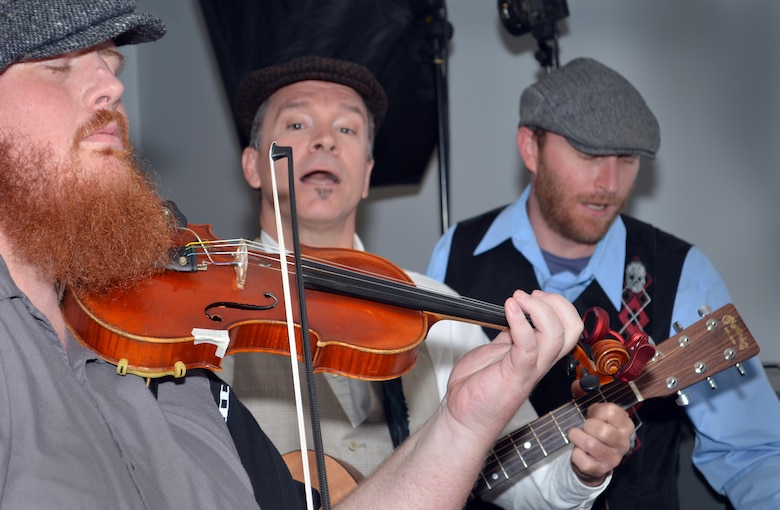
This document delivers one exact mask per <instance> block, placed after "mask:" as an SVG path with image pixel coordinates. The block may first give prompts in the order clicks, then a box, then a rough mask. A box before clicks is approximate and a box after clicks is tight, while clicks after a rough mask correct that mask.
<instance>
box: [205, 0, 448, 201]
mask: <svg viewBox="0 0 780 510" xmlns="http://www.w3.org/2000/svg"><path fill="white" fill-rule="evenodd" d="M433 3H434V1H433V0H200V5H201V9H202V10H203V14H204V18H205V20H206V25H207V27H208V30H209V34H210V36H211V42H212V44H213V47H214V53H215V55H216V58H217V60H218V63H219V68H220V72H221V74H222V80H223V83H224V86H225V92H226V94H227V97H228V100H229V101H230V104H231V105H232V106H233V118H234V121H235V107H234V105H235V95H236V90H237V88H238V84H239V83H240V81H241V79H242V78H243V77H244V76H245V75H246V74H247V73H249V72H251V71H254V70H255V69H259V68H261V67H265V66H268V65H273V64H279V63H282V62H285V61H287V60H289V59H291V58H294V57H297V56H303V55H320V56H326V57H337V58H342V59H345V60H351V61H354V62H358V63H360V64H363V65H364V66H366V67H368V68H369V69H370V70H371V71H372V72H373V73H374V75H375V76H376V77H377V79H378V80H379V82H380V83H381V84H382V85H383V86H384V88H385V91H386V93H387V96H388V100H389V109H388V112H387V116H386V118H385V121H384V123H383V124H382V127H381V129H380V130H379V132H378V134H377V138H376V142H375V147H374V157H375V159H376V164H375V167H374V172H373V175H372V181H371V183H372V185H374V186H380V185H390V184H417V183H419V182H420V180H421V178H422V175H423V172H424V170H425V168H426V166H427V164H428V161H429V159H430V156H431V154H432V152H433V148H434V146H435V144H436V140H437V129H438V127H437V125H438V122H437V111H436V87H435V79H434V73H435V72H436V71H435V69H434V64H433V56H434V48H435V44H436V42H435V40H434V37H436V35H435V33H436V32H437V27H436V26H435V21H434V20H435V19H436V18H435V14H436V12H438V11H435V10H434V7H433ZM435 3H436V4H438V5H440V6H441V5H442V1H441V0H436V1H435ZM235 122H236V130H237V132H238V133H239V141H240V143H241V146H242V147H244V146H245V145H246V142H247V140H246V139H245V137H244V135H243V134H242V133H241V131H240V130H239V129H238V123H237V121H235Z"/></svg>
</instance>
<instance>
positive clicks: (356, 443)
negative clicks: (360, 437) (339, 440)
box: [347, 439, 359, 452]
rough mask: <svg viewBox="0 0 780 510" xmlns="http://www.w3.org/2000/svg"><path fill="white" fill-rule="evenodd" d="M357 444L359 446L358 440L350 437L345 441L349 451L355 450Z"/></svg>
mask: <svg viewBox="0 0 780 510" xmlns="http://www.w3.org/2000/svg"><path fill="white" fill-rule="evenodd" d="M358 446H359V445H358V442H357V441H355V440H354V439H352V440H351V441H349V442H348V443H347V448H349V451H351V452H354V451H357V449H358Z"/></svg>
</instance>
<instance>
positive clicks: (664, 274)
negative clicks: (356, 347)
mask: <svg viewBox="0 0 780 510" xmlns="http://www.w3.org/2000/svg"><path fill="white" fill-rule="evenodd" d="M500 211H501V209H496V210H493V211H490V212H488V213H485V214H483V215H481V216H478V217H476V218H472V219H470V220H467V221H464V222H462V223H459V224H458V226H457V228H456V230H455V233H454V237H453V240H452V248H451V251H450V257H449V261H448V266H447V274H446V275H445V280H444V281H445V283H447V284H448V285H449V286H451V287H452V288H453V289H455V290H456V291H457V292H459V293H460V294H462V295H463V296H467V297H471V298H475V299H479V300H482V301H487V302H490V303H495V304H499V305H500V304H503V302H504V301H505V300H506V298H507V297H509V296H510V295H511V294H512V292H514V290H515V289H522V290H525V291H528V292H530V291H531V290H533V289H538V288H539V283H538V281H537V280H536V276H535V274H534V269H533V266H532V265H531V263H530V262H528V260H527V259H526V258H525V257H524V256H523V255H522V254H521V253H520V252H518V251H517V250H516V249H515V248H514V246H513V245H512V241H511V240H510V239H508V240H506V241H505V242H503V243H502V244H500V245H499V246H497V247H495V248H493V249H491V250H489V251H487V252H485V253H482V254H480V255H477V256H474V255H473V253H474V249H475V248H476V247H477V245H478V244H479V242H480V241H481V240H482V238H483V236H484V235H485V233H486V232H487V230H488V228H489V227H490V225H491V224H492V222H493V220H494V219H495V218H496V216H497V215H498V213H499V212H500ZM622 219H623V222H624V223H625V225H626V231H627V236H626V237H627V238H626V261H625V266H627V265H628V264H629V263H631V262H632V261H640V262H641V263H642V264H643V265H644V266H645V268H646V270H647V275H648V276H649V277H650V278H651V280H650V279H649V280H648V281H649V282H650V283H649V285H648V286H647V288H646V292H647V293H648V295H649V297H650V303H649V306H648V307H647V308H645V312H646V313H647V314H648V316H649V319H650V322H649V323H648V324H647V325H646V326H645V328H644V330H645V331H646V332H647V333H648V334H649V335H650V336H651V337H652V338H653V340H654V341H655V342H661V341H663V340H665V339H666V338H667V337H668V334H669V330H670V327H671V315H672V307H673V306H674V298H675V295H676V292H677V285H678V283H679V279H680V273H681V271H682V265H683V262H684V260H685V256H686V254H687V253H688V250H689V249H690V244H688V243H686V242H684V241H682V240H680V239H677V238H676V237H674V236H672V235H670V234H667V233H665V232H662V231H661V230H658V229H657V228H655V227H653V226H651V225H648V224H646V223H642V222H640V221H638V220H636V219H633V218H631V217H628V216H622ZM620 270H621V271H624V268H620ZM624 274H625V272H624ZM574 305H575V307H576V308H577V310H578V311H579V312H580V314H583V313H584V312H585V310H587V309H588V308H590V307H591V306H600V307H602V308H604V309H605V310H607V311H608V312H609V314H610V317H611V327H612V329H614V330H616V331H619V330H620V329H621V326H622V323H621V320H620V318H619V316H618V314H619V312H620V311H619V310H616V309H615V307H614V306H613V305H612V303H611V301H610V300H609V299H608V298H607V296H606V294H605V293H604V291H603V290H602V289H601V286H600V285H599V284H598V283H597V282H596V281H594V282H593V283H591V284H590V285H589V286H588V287H587V288H586V289H585V291H583V293H582V294H581V295H580V296H579V297H578V298H577V299H576V300H575V301H574ZM485 331H486V332H487V333H488V335H489V336H491V337H494V336H495V335H496V332H495V331H493V330H487V329H486V330H485ZM571 382H572V379H571V378H570V377H569V376H567V375H566V370H565V365H564V363H563V362H561V363H558V364H557V365H556V366H554V367H553V368H552V369H551V370H550V372H549V373H548V374H547V375H546V376H545V377H544V378H543V379H542V380H541V381H540V382H539V384H538V385H537V387H536V388H535V389H534V392H533V393H532V395H531V402H532V404H533V405H534V407H535V408H536V410H537V412H538V413H539V414H540V415H541V414H544V413H547V412H549V411H550V410H552V409H555V408H557V407H559V406H560V405H562V404H564V403H565V402H569V401H571V399H572V395H571ZM638 415H639V417H640V418H641V420H642V425H641V426H640V427H639V428H638V430H637V438H638V440H639V444H641V445H643V446H642V447H640V448H639V449H638V450H637V451H636V452H635V453H634V454H633V455H632V456H631V457H630V458H629V459H628V460H626V461H625V462H624V463H623V464H621V465H620V466H618V468H617V469H616V470H615V473H614V475H613V478H612V482H611V483H610V485H609V487H608V488H607V489H606V491H605V492H604V494H603V495H602V496H601V497H600V498H599V500H598V501H597V502H596V504H595V505H594V506H593V508H594V509H603V508H608V509H609V510H621V509H626V510H642V509H647V510H657V509H660V508H663V509H664V510H670V509H671V510H673V509H676V508H679V500H678V496H677V473H678V453H679V444H680V426H681V418H682V412H681V410H680V409H679V407H678V406H677V405H676V404H675V402H674V400H673V399H672V398H663V399H652V400H648V401H646V402H645V403H644V404H643V405H642V406H641V408H640V409H639V412H638ZM607 501H608V502H609V504H608V506H607Z"/></svg>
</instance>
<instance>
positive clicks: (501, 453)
mask: <svg viewBox="0 0 780 510" xmlns="http://www.w3.org/2000/svg"><path fill="white" fill-rule="evenodd" d="M640 400H641V396H639V395H638V394H637V393H636V392H635V391H634V390H633V389H632V387H631V385H627V384H623V383H619V382H613V383H610V384H608V385H606V386H602V387H601V388H600V389H599V390H598V391H597V392H596V393H594V394H592V395H586V396H584V397H581V398H579V399H577V400H575V401H573V402H569V403H567V404H565V405H563V406H561V407H559V408H557V409H554V410H553V411H550V412H549V413H547V414H546V415H544V416H541V417H539V419H537V420H535V421H534V422H533V423H530V424H528V425H526V426H524V427H522V428H520V429H518V430H516V431H514V432H512V433H511V434H509V435H507V436H504V437H503V438H501V439H500V440H498V441H497V442H496V444H495V445H494V446H493V449H492V450H490V452H489V453H488V457H487V459H486V461H485V464H484V466H483V468H482V472H481V474H480V477H479V478H478V479H477V483H476V484H475V486H474V488H473V489H472V496H473V497H479V496H481V495H482V494H484V493H485V492H487V491H489V490H491V489H495V488H496V487H498V486H500V485H502V484H504V483H506V482H508V481H510V480H511V479H513V478H515V477H517V476H518V475H519V474H521V473H522V472H523V471H525V470H526V469H528V468H529V467H531V466H533V465H534V464H536V463H538V462H540V461H542V460H544V459H545V458H547V457H549V456H550V455H552V454H553V453H555V452H557V451H558V450H560V449H561V448H564V447H565V446H566V445H568V444H569V438H568V436H567V435H566V431H567V430H569V429H571V428H572V427H582V425H583V424H584V423H585V415H586V414H587V410H588V407H590V406H591V405H592V404H594V403H596V402H613V403H615V404H618V405H620V406H622V407H623V408H628V407H631V406H633V405H635V404H637V403H638V402H640Z"/></svg>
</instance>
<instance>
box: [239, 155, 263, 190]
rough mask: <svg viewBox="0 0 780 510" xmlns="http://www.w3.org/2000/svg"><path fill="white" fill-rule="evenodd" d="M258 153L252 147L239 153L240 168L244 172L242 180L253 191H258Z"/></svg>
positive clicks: (259, 184) (259, 183) (259, 181)
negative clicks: (244, 180)
mask: <svg viewBox="0 0 780 510" xmlns="http://www.w3.org/2000/svg"><path fill="white" fill-rule="evenodd" d="M258 154H259V153H258V152H257V150H256V149H254V148H252V147H247V148H245V149H244V152H242V153H241V168H242V169H243V170H244V179H246V182H247V183H248V184H249V185H250V186H251V187H253V188H254V189H260V186H261V185H262V182H261V180H260V171H259V170H258V168H257V157H258Z"/></svg>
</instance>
